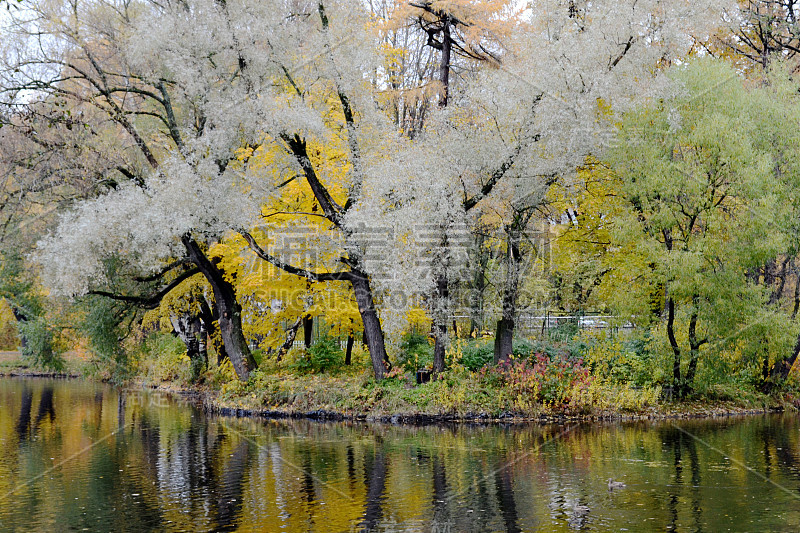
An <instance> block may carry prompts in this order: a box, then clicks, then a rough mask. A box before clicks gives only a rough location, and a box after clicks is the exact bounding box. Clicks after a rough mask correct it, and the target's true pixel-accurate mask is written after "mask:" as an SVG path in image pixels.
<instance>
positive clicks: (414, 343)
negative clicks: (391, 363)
mask: <svg viewBox="0 0 800 533" xmlns="http://www.w3.org/2000/svg"><path fill="white" fill-rule="evenodd" d="M399 363H400V366H402V367H403V368H404V369H405V370H406V371H408V372H416V371H417V369H418V368H433V346H431V344H430V342H428V337H427V335H423V334H422V333H416V332H413V331H412V332H411V333H407V334H406V335H405V336H404V337H403V342H401V343H400V358H399Z"/></svg>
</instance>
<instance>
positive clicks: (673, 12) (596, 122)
mask: <svg viewBox="0 0 800 533" xmlns="http://www.w3.org/2000/svg"><path fill="white" fill-rule="evenodd" d="M570 4H572V5H573V6H575V7H576V11H575V12H570V9H569V5H570ZM733 7H735V3H733V2H728V1H724V0H723V1H718V0H698V1H684V0H679V1H659V0H649V1H648V0H622V1H619V0H606V1H599V2H598V1H591V2H588V1H587V2H580V1H575V2H565V1H559V0H542V1H534V2H531V3H530V6H529V9H528V12H527V16H528V20H527V24H524V25H522V26H521V28H520V31H518V32H517V33H516V34H515V35H513V36H512V38H511V41H510V42H507V43H506V45H507V50H506V53H505V54H504V56H503V60H502V64H501V65H499V66H496V67H488V66H487V67H484V68H483V69H481V70H480V72H479V73H478V74H477V76H475V77H473V78H472V79H468V80H467V83H466V85H465V86H463V87H462V90H461V92H460V93H458V94H453V95H452V96H451V102H450V104H449V105H448V107H447V108H446V109H443V110H438V111H436V112H434V113H433V115H432V116H431V117H430V118H429V122H428V124H427V128H426V130H425V132H424V134H423V135H421V136H420V137H418V138H417V139H416V140H415V141H414V142H413V143H405V144H403V143H397V145H396V146H395V147H394V150H393V151H392V153H391V155H388V156H387V157H386V158H385V159H386V160H383V161H379V162H377V164H375V165H373V166H372V167H370V171H369V172H368V173H367V179H368V183H367V184H365V191H368V194H366V195H365V196H364V197H363V198H362V199H361V202H360V203H359V204H358V206H357V209H356V210H354V211H353V212H352V213H351V214H350V217H349V222H350V224H351V225H352V226H353V227H356V226H359V225H361V226H363V225H369V224H372V225H376V226H387V227H392V228H394V232H395V235H397V236H398V237H402V238H406V239H408V238H412V239H413V237H412V236H413V235H414V234H415V228H419V227H420V226H425V227H428V228H432V229H433V230H434V231H435V232H436V233H438V236H435V237H434V238H433V239H428V241H427V242H424V243H420V242H413V241H412V242H406V241H403V240H402V239H398V240H395V241H393V242H391V243H389V246H387V248H386V252H385V256H386V260H387V264H388V268H389V269H391V270H392V273H393V275H392V276H389V277H381V276H378V275H377V274H378V272H377V271H371V273H372V274H373V275H376V279H377V280H379V281H378V283H379V285H380V286H381V288H382V289H383V291H384V292H392V291H399V292H404V293H405V294H407V295H408V294H416V293H419V292H420V291H422V292H423V293H425V294H430V293H431V292H432V290H433V281H434V278H433V276H434V275H435V274H436V272H437V271H441V270H444V271H447V273H448V276H449V277H450V278H451V279H453V278H455V277H457V276H458V272H457V265H458V261H457V258H456V257H455V255H454V254H455V253H456V252H455V251H454V250H452V249H451V248H450V245H448V241H449V242H452V241H453V240H454V238H455V237H456V235H455V233H454V232H456V231H457V228H459V227H460V225H461V224H463V223H464V222H465V213H464V208H463V202H464V200H465V199H466V198H469V197H473V196H474V195H476V194H477V193H479V191H480V188H481V187H482V185H483V184H485V183H487V181H489V179H490V177H491V176H492V175H493V174H494V173H495V172H496V171H497V170H498V169H499V168H500V167H501V165H503V163H505V162H506V161H509V160H511V159H513V165H511V167H510V168H509V169H508V170H507V171H506V172H505V174H504V176H503V178H502V182H498V185H497V186H496V187H495V188H494V189H493V192H492V193H491V194H492V195H493V196H495V197H499V198H500V199H502V200H503V202H506V205H508V206H510V205H515V206H520V205H537V204H538V203H539V202H541V201H542V198H543V196H544V194H545V191H546V183H547V180H548V179H551V178H552V177H553V176H561V177H566V178H568V177H569V176H570V175H572V174H573V173H574V170H575V168H576V167H577V166H578V165H580V164H582V163H583V162H584V161H585V158H586V156H587V155H589V154H595V155H602V151H603V149H604V148H606V147H608V146H609V145H611V144H612V143H613V141H614V130H613V124H614V120H615V118H614V116H618V115H616V114H619V113H621V112H624V111H625V110H626V109H628V108H629V107H630V106H631V105H633V104H636V103H637V102H641V101H642V99H645V98H648V97H651V96H653V95H656V94H659V91H660V90H661V88H662V80H661V76H660V75H659V73H660V72H661V71H662V70H663V67H664V66H665V65H667V64H668V63H669V62H670V61H673V60H675V59H678V58H680V57H682V56H683V55H684V54H686V53H687V52H688V50H689V48H690V47H691V46H692V43H693V38H698V39H703V38H705V37H706V36H707V35H709V33H710V32H712V31H713V30H714V29H715V28H716V27H717V26H718V25H719V24H720V23H721V22H722V18H721V17H722V14H723V12H724V11H725V10H726V9H731V8H733ZM609 111H611V112H613V114H612V115H609ZM426 258H427V259H430V258H432V259H433V261H432V263H431V262H429V261H426ZM419 265H426V266H427V267H432V268H427V267H425V268H422V267H420V266H419ZM382 268H384V269H386V268H387V266H386V265H383V266H382ZM429 303H431V304H436V305H439V306H442V305H444V306H445V307H446V306H447V302H444V303H442V302H438V303H437V302H436V301H435V299H434V300H429ZM432 311H433V313H434V315H438V314H440V311H441V310H439V309H432ZM404 312H405V309H387V310H384V317H386V315H387V313H390V314H392V317H393V318H392V319H391V321H392V322H397V323H398V324H400V323H402V320H401V317H402V316H403V315H404ZM434 318H436V317H434Z"/></svg>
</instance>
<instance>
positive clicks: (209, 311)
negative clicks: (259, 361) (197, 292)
mask: <svg viewBox="0 0 800 533" xmlns="http://www.w3.org/2000/svg"><path fill="white" fill-rule="evenodd" d="M200 320H202V321H203V325H204V328H205V331H206V335H205V338H206V339H208V340H207V341H206V343H205V344H206V346H208V345H209V344H210V345H211V346H213V347H214V351H215V352H217V366H220V365H221V364H222V363H224V362H225V359H227V358H228V352H227V350H225V343H224V342H222V336H221V335H217V333H218V323H217V320H219V314H218V313H217V310H216V308H215V307H212V305H210V304H209V302H208V301H206V299H205V298H203V299H202V300H201V301H200ZM207 349H208V348H206V350H207Z"/></svg>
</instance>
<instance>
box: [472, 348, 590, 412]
mask: <svg viewBox="0 0 800 533" xmlns="http://www.w3.org/2000/svg"><path fill="white" fill-rule="evenodd" d="M483 376H484V377H485V379H486V380H487V381H488V382H489V383H490V384H493V385H495V386H497V385H499V386H502V387H505V389H506V392H507V393H508V394H510V395H511V398H512V399H513V401H514V405H515V407H517V408H520V409H530V408H531V406H532V405H533V404H534V403H535V402H544V403H547V404H550V405H552V406H553V407H562V406H566V405H567V404H569V403H570V401H571V398H572V396H573V394H577V392H578V391H579V390H580V389H582V388H586V387H587V386H588V385H589V383H591V377H590V376H589V369H588V368H586V367H585V366H584V365H583V361H582V360H581V359H571V358H569V357H565V356H563V355H562V356H557V357H555V358H550V357H548V356H547V355H546V354H543V353H537V354H535V355H534V356H532V357H530V358H528V359H522V360H520V359H516V358H513V357H512V358H511V359H510V360H508V361H502V362H501V363H500V364H498V365H497V366H496V367H492V368H485V369H484V370H483Z"/></svg>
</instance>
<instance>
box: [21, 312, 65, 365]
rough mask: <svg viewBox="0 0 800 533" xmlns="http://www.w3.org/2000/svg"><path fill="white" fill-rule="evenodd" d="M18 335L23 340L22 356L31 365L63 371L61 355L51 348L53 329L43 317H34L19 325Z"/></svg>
mask: <svg viewBox="0 0 800 533" xmlns="http://www.w3.org/2000/svg"><path fill="white" fill-rule="evenodd" d="M19 331H20V335H22V337H23V338H24V339H25V344H24V345H23V346H22V356H23V357H24V358H25V359H27V360H28V361H30V362H31V363H32V364H33V365H35V366H39V367H42V368H47V369H50V370H56V371H61V370H63V369H64V358H63V357H62V354H60V353H59V352H58V350H55V349H54V348H53V344H54V343H53V337H54V332H53V329H52V328H50V327H49V326H48V324H47V321H46V320H45V319H44V318H43V317H35V318H33V319H31V320H25V321H22V322H20V323H19Z"/></svg>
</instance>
